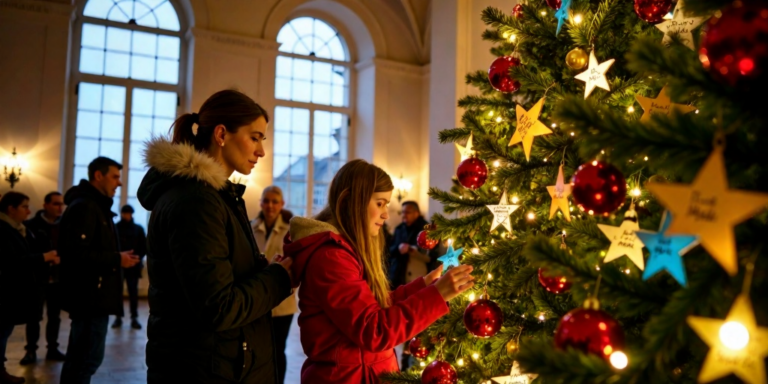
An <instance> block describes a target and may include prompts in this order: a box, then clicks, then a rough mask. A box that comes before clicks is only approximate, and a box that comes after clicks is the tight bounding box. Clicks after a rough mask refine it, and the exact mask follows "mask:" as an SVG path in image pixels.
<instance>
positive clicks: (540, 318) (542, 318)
mask: <svg viewBox="0 0 768 384" xmlns="http://www.w3.org/2000/svg"><path fill="white" fill-rule="evenodd" d="M544 319H545V317H544V314H543V313H540V314H539V320H540V321H544Z"/></svg>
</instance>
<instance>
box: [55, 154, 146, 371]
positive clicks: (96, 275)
mask: <svg viewBox="0 0 768 384" xmlns="http://www.w3.org/2000/svg"><path fill="white" fill-rule="evenodd" d="M122 168H123V167H122V165H120V164H119V163H118V162H116V161H114V160H112V159H109V158H106V157H97V158H96V159H95V160H93V161H92V162H91V163H90V164H89V165H88V180H81V181H80V184H78V185H76V186H74V187H72V188H70V189H69V190H68V191H67V192H66V193H65V194H64V203H66V204H67V206H68V207H67V210H66V211H65V212H64V215H63V216H62V217H61V222H60V231H59V254H60V255H61V270H60V278H61V283H62V288H63V290H64V300H63V309H64V310H65V311H67V312H69V317H70V319H72V323H71V328H70V331H69V345H67V356H66V358H65V360H64V366H63V367H62V369H61V383H62V384H74V383H76V384H87V383H90V382H91V376H93V374H95V373H96V370H97V369H98V368H99V366H100V365H101V362H102V361H103V360H104V348H105V343H106V338H107V326H108V322H109V315H117V314H120V313H122V310H123V268H130V267H132V266H134V265H136V264H137V263H138V262H139V258H138V256H136V255H134V254H133V252H132V251H130V250H129V251H123V252H121V251H120V248H119V246H118V238H117V233H116V232H115V225H114V222H113V221H112V220H113V217H114V216H117V215H116V214H115V213H113V212H112V211H111V208H112V198H113V197H114V196H115V192H116V191H117V188H118V187H120V186H121V185H122V183H121V182H120V170H121V169H122Z"/></svg>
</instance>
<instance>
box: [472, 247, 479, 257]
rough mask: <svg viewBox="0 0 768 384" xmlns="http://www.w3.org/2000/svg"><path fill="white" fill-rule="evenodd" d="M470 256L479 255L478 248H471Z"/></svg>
mask: <svg viewBox="0 0 768 384" xmlns="http://www.w3.org/2000/svg"><path fill="white" fill-rule="evenodd" d="M472 254H473V255H479V254H480V248H477V247H475V248H472Z"/></svg>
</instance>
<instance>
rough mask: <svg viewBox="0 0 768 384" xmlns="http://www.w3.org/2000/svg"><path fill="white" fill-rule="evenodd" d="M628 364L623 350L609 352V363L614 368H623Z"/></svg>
mask: <svg viewBox="0 0 768 384" xmlns="http://www.w3.org/2000/svg"><path fill="white" fill-rule="evenodd" d="M628 364H629V359H628V358H627V355H626V354H624V352H621V351H616V352H614V353H612V354H611V365H613V367H614V368H616V369H624V368H626V367H627V365H628Z"/></svg>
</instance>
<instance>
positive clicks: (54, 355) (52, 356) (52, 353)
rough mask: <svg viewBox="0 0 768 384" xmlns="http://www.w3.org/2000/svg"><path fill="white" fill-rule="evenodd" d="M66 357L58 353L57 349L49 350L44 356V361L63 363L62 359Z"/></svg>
mask: <svg viewBox="0 0 768 384" xmlns="http://www.w3.org/2000/svg"><path fill="white" fill-rule="evenodd" d="M66 357H67V356H66V355H65V354H63V353H61V352H59V350H58V349H49V350H48V353H46V354H45V359H46V360H53V361H64V359H65V358H66Z"/></svg>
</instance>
